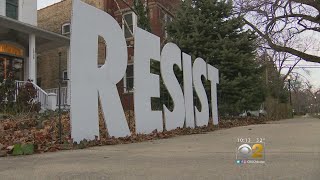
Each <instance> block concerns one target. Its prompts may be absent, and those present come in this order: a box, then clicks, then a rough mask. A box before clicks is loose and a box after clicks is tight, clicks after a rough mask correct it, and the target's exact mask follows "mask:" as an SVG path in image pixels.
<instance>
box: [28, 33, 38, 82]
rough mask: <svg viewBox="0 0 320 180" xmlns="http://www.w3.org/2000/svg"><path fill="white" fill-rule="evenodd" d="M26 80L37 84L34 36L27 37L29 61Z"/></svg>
mask: <svg viewBox="0 0 320 180" xmlns="http://www.w3.org/2000/svg"><path fill="white" fill-rule="evenodd" d="M28 60H29V61H28V65H29V66H28V69H29V71H28V72H29V73H28V75H29V76H28V78H29V79H30V80H32V81H33V82H34V83H37V69H36V64H37V62H36V61H37V56H36V36H35V35H34V34H30V35H29V59H28Z"/></svg>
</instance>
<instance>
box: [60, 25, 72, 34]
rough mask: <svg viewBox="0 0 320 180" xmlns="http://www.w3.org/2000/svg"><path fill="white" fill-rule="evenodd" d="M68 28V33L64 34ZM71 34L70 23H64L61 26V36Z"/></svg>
mask: <svg viewBox="0 0 320 180" xmlns="http://www.w3.org/2000/svg"><path fill="white" fill-rule="evenodd" d="M66 26H69V32H65V27H66ZM70 33H71V23H70V22H66V23H64V24H62V25H61V34H62V35H70Z"/></svg>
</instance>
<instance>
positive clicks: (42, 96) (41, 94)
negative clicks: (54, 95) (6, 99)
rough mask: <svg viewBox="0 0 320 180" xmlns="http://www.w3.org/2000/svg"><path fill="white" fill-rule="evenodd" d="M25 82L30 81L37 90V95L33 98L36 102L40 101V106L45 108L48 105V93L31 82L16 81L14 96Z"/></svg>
mask: <svg viewBox="0 0 320 180" xmlns="http://www.w3.org/2000/svg"><path fill="white" fill-rule="evenodd" d="M26 83H32V85H33V87H34V88H35V89H36V91H37V97H36V99H34V100H35V101H36V102H40V104H41V108H42V109H46V108H47V106H48V93H47V92H45V91H44V90H43V89H41V88H40V87H39V86H38V85H36V84H35V83H33V82H27V81H16V93H15V98H17V96H18V95H19V89H20V88H21V87H23V86H24V85H25V84H26Z"/></svg>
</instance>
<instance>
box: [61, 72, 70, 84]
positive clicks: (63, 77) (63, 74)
mask: <svg viewBox="0 0 320 180" xmlns="http://www.w3.org/2000/svg"><path fill="white" fill-rule="evenodd" d="M65 74H66V75H67V78H65ZM68 80H69V77H68V70H64V71H62V81H64V82H65V81H68Z"/></svg>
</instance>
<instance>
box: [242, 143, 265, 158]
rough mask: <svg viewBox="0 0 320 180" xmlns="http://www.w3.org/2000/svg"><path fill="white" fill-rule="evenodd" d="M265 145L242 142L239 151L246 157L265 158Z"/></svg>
mask: <svg viewBox="0 0 320 180" xmlns="http://www.w3.org/2000/svg"><path fill="white" fill-rule="evenodd" d="M263 150H264V147H263V145H262V144H253V146H252V147H251V146H250V145H249V144H242V145H241V146H239V147H238V153H239V155H241V156H242V157H245V158H263Z"/></svg>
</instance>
